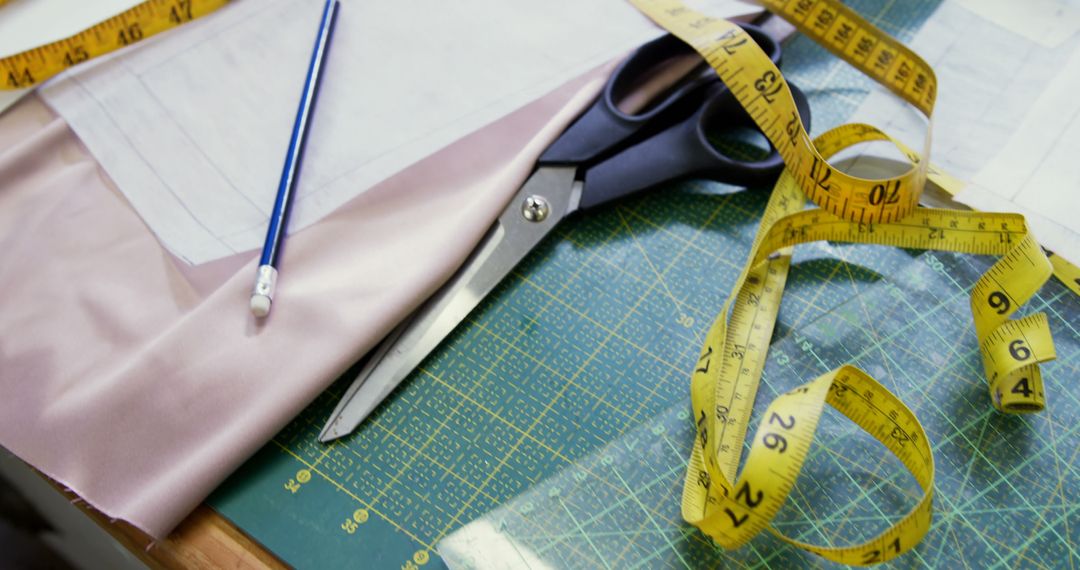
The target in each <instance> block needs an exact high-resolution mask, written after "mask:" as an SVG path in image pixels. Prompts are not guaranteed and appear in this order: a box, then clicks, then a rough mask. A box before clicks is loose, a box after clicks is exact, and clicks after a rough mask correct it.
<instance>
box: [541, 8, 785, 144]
mask: <svg viewBox="0 0 1080 570" xmlns="http://www.w3.org/2000/svg"><path fill="white" fill-rule="evenodd" d="M740 26H742V28H743V29H744V30H746V32H747V33H748V34H749V35H750V37H752V38H753V39H754V41H756V42H757V43H758V45H759V46H761V48H762V49H763V50H764V51H765V53H767V54H769V57H770V58H771V59H772V60H773V62H774V63H776V64H777V65H779V64H780V45H779V44H778V43H777V42H776V40H774V39H772V38H771V37H770V36H769V35H768V34H767V33H765V31H764V30H762V29H761V28H758V27H756V26H752V25H749V24H740ZM683 58H696V60H697V61H700V62H701V64H702V66H704V65H705V61H704V59H702V58H701V56H700V55H699V54H698V53H697V52H695V51H694V49H693V48H691V47H690V46H689V45H687V44H686V43H685V42H683V41H682V40H680V39H679V38H676V37H675V36H673V35H671V34H665V35H663V36H660V37H659V38H657V39H655V40H652V41H651V42H649V43H646V44H645V45H643V46H641V47H640V48H638V50H637V51H635V52H634V53H633V54H631V55H630V56H629V57H628V58H627V59H626V60H625V61H623V62H622V63H621V64H620V65H619V67H618V68H617V69H616V70H615V72H614V73H613V74H612V76H611V78H610V79H609V80H608V82H607V83H606V84H605V86H604V90H603V92H602V93H601V94H600V97H599V98H598V99H597V100H596V102H595V103H593V105H592V106H590V107H589V109H588V110H587V111H585V113H584V114H583V115H581V116H580V117H579V118H578V119H577V121H575V122H574V123H573V124H572V125H570V127H569V128H567V129H566V131H564V132H563V134H562V135H561V136H560V137H559V138H558V139H557V140H556V141H555V142H554V143H552V144H551V146H549V147H548V148H547V150H546V151H544V153H543V154H542V155H541V156H540V160H539V164H540V165H557V164H581V165H588V164H591V163H594V162H596V161H598V160H599V159H601V158H604V157H606V156H610V155H612V154H614V153H615V152H616V151H617V150H619V149H621V148H625V147H626V146H628V145H629V144H630V143H631V142H633V141H634V140H639V139H640V138H641V137H642V136H643V135H645V134H647V133H649V132H653V131H655V130H656V129H647V128H646V127H650V126H651V127H656V125H655V124H654V123H658V122H659V123H664V124H670V123H671V122H674V121H677V120H679V119H681V118H683V117H685V115H687V114H689V113H691V112H693V110H694V109H696V108H697V107H699V106H700V105H701V102H702V99H703V98H704V97H705V90H706V88H707V87H708V86H710V85H714V84H719V83H720V81H719V79H718V78H717V77H716V75H715V74H713V73H708V74H704V75H698V74H696V73H693V74H690V75H689V76H688V77H689V81H682V82H680V83H677V84H676V85H675V87H674V88H673V89H670V90H669V91H668V92H666V93H665V94H664V95H663V97H662V98H661V99H660V101H659V102H657V103H654V104H651V105H649V106H648V107H647V108H646V109H645V110H644V111H643V112H641V113H627V112H624V111H622V110H620V109H619V107H618V103H619V102H620V101H622V100H623V99H624V98H625V96H626V95H627V94H628V93H629V92H631V91H633V90H634V89H637V88H638V87H640V85H641V84H642V82H643V80H645V79H647V78H648V77H649V76H650V75H653V74H655V73H656V72H657V70H658V69H661V68H662V67H663V64H665V63H669V62H671V61H674V60H679V59H683Z"/></svg>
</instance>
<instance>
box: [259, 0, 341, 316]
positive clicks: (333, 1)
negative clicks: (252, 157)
mask: <svg viewBox="0 0 1080 570" xmlns="http://www.w3.org/2000/svg"><path fill="white" fill-rule="evenodd" d="M337 11H338V0H327V2H326V7H325V8H323V14H322V19H321V20H320V21H319V34H318V36H316V37H315V48H314V50H313V51H312V53H311V63H310V64H309V65H308V72H307V79H306V80H305V81H304V91H303V93H301V94H300V108H299V109H298V110H297V111H296V122H295V123H294V124H293V130H292V138H291V139H290V140H289V151H288V152H287V153H286V154H285V167H284V168H283V169H282V170H281V182H279V183H278V191H277V198H276V199H275V200H274V211H273V213H271V214H270V227H269V228H267V230H266V242H265V243H264V244H263V251H262V259H261V260H260V261H259V270H258V273H257V274H256V276H255V286H254V287H253V288H252V290H251V312H252V314H254V315H255V316H256V317H265V316H266V315H268V314H270V305H271V303H272V302H273V300H274V289H275V288H276V286H277V276H278V270H277V265H278V257H279V255H280V254H281V247H282V245H283V243H284V241H285V228H286V227H287V226H288V223H289V211H290V210H291V209H292V197H293V194H294V193H295V190H296V181H297V180H298V179H299V177H300V162H301V160H302V159H303V156H304V146H305V143H306V142H307V131H308V127H309V126H310V125H311V113H312V110H313V109H314V107H315V98H316V97H318V95H319V82H320V79H321V78H322V71H323V67H324V65H323V63H324V61H325V60H326V52H327V50H328V49H329V47H330V38H331V37H332V35H333V31H334V22H335V21H336V19H337Z"/></svg>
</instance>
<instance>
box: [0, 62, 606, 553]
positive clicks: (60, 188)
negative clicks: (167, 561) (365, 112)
mask: <svg viewBox="0 0 1080 570" xmlns="http://www.w3.org/2000/svg"><path fill="white" fill-rule="evenodd" d="M609 70H610V68H608V67H605V68H603V69H597V70H594V71H593V72H591V73H589V74H586V75H585V76H583V77H581V78H578V79H576V80H574V81H572V82H570V83H568V84H566V85H564V86H563V87H561V88H560V89H558V90H556V91H555V92H553V93H551V94H549V95H547V96H546V97H544V98H543V99H541V100H539V101H537V102H535V103H533V104H532V105H530V106H528V107H526V108H525V109H522V110H520V111H518V112H516V113H514V114H512V115H510V116H508V117H505V118H504V119H502V120H500V121H499V122H497V123H495V124H493V125H491V126H489V127H487V128H485V129H483V130H481V131H479V132H477V133H474V134H473V135H470V136H469V137H467V138H465V139H462V140H461V141H458V142H457V143H455V144H454V145H452V146H450V147H448V148H446V149H444V150H443V151H441V152H439V153H437V154H436V155H434V156H432V157H430V158H428V159H426V160H424V161H422V162H421V163H418V164H417V165H415V166H414V167H412V168H410V169H408V170H406V171H404V172H402V173H401V174H399V175H398V176H395V177H394V178H392V179H390V180H387V181H386V182H384V183H383V184H380V185H379V186H377V187H376V188H374V189H372V190H371V191H369V192H367V193H366V194H364V195H362V196H360V197H358V198H356V199H355V200H353V201H352V202H350V203H349V204H347V205H345V206H344V207H342V208H341V209H340V210H339V211H337V212H335V213H334V214H333V215H331V216H330V217H328V218H326V219H325V220H323V221H322V222H320V223H318V224H315V225H314V226H312V227H310V228H308V229H306V230H304V231H302V232H298V233H297V234H295V235H293V236H291V237H290V239H289V240H288V242H287V244H286V248H285V251H284V256H285V258H284V260H283V269H282V275H281V280H280V282H279V287H278V293H277V295H276V299H277V302H275V304H274V309H273V313H272V314H271V316H270V318H269V319H268V320H267V322H266V323H265V324H263V325H259V324H257V323H256V322H255V320H254V319H253V318H252V317H251V315H250V313H249V312H248V296H249V292H250V287H251V283H252V280H253V279H254V275H255V267H256V264H257V261H258V255H257V252H250V253H247V254H243V255H238V256H235V257H233V258H229V259H225V260H221V261H218V262H215V263H212V264H209V265H206V266H200V267H196V268H191V267H187V266H184V265H183V264H181V263H179V262H177V261H176V260H175V259H174V258H173V257H171V256H170V255H169V254H168V253H166V252H165V251H164V250H163V249H162V248H161V246H160V245H159V244H158V242H157V241H156V240H155V238H154V237H153V235H152V234H151V233H150V232H149V230H147V228H146V227H145V226H144V225H143V224H142V222H141V221H140V220H139V218H138V217H137V216H136V215H135V213H134V212H133V211H132V210H131V208H130V207H129V206H128V205H127V203H126V202H125V201H124V199H123V198H122V197H121V196H120V195H119V194H118V193H117V192H116V191H115V189H114V188H113V187H112V186H111V183H110V182H109V181H108V180H107V179H106V178H105V176H104V174H103V173H102V171H101V170H100V169H99V168H98V167H97V164H96V163H95V161H94V160H93V158H92V157H90V156H89V155H88V153H87V152H86V151H85V150H84V149H83V148H82V146H81V145H80V144H79V142H78V140H77V139H76V138H75V136H74V134H72V133H71V131H70V130H69V129H68V128H67V126H66V125H65V124H64V123H63V121H62V120H60V119H57V118H55V117H54V116H53V115H52V113H51V112H50V111H49V110H48V109H46V108H45V107H44V106H43V105H42V104H41V103H40V102H39V101H38V100H36V99H34V98H28V99H27V100H25V101H24V102H22V103H20V104H19V105H18V106H17V107H15V108H13V109H11V110H10V111H9V112H7V113H5V114H4V115H2V116H0V445H3V446H4V447H6V448H7V449H9V450H11V451H12V452H14V453H15V454H16V455H18V456H20V457H21V458H23V459H24V460H26V461H27V462H29V463H31V464H32V465H34V466H35V467H37V468H38V469H40V470H42V471H44V472H45V473H46V474H48V475H49V476H51V477H53V478H54V479H56V480H58V481H60V482H62V483H63V484H65V485H67V486H69V487H71V488H72V489H73V490H74V491H75V492H77V493H79V495H81V496H82V497H83V498H84V499H86V500H87V501H89V502H90V503H91V504H92V505H94V506H95V507H97V508H98V509H100V510H101V511H103V512H105V513H106V514H108V515H110V516H112V517H115V518H120V519H124V520H126V521H129V522H131V523H132V524H134V525H136V526H137V527H139V528H141V529H143V530H145V531H146V532H148V533H149V534H151V535H153V536H155V537H159V538H160V537H163V536H165V535H166V534H167V533H168V532H169V531H170V530H171V529H172V528H173V527H174V526H176V524H177V523H179V522H180V520H181V519H182V518H183V517H184V516H186V515H187V513H188V512H190V511H191V510H192V509H193V508H194V507H195V506H196V505H198V503H199V502H200V501H202V500H203V499H204V498H205V497H206V496H207V495H208V494H209V493H210V492H211V491H212V490H213V489H214V487H216V486H217V485H218V484H219V483H220V482H221V481H222V480H223V479H224V478H225V477H226V476H227V475H228V474H229V473H230V472H232V471H233V470H234V469H235V468H236V467H238V466H239V465H240V464H241V463H242V462H243V461H244V460H245V459H246V458H247V457H249V456H250V455H251V454H252V453H254V452H255V451H256V450H257V449H258V448H259V447H260V446H261V445H263V444H264V443H265V442H266V441H268V440H269V439H270V438H271V437H272V436H273V435H274V434H275V433H276V432H277V431H278V430H280V429H281V428H282V427H283V426H284V425H285V424H286V423H287V422H288V421H289V420H290V419H291V418H293V417H294V416H296V415H297V414H298V413H299V412H300V411H301V410H302V409H303V408H304V406H306V405H307V404H308V403H310V402H311V401H312V400H313V399H314V398H315V396H317V395H318V394H319V393H320V392H321V391H322V390H323V389H325V388H326V387H327V386H328V385H329V384H330V382H331V381H333V380H334V379H335V378H336V377H337V376H338V375H339V374H340V373H341V372H343V371H344V370H345V369H346V368H347V367H348V366H349V365H350V364H352V363H353V361H355V360H356V359H357V358H358V357H359V356H360V355H362V354H363V353H364V352H366V351H367V350H368V349H369V348H370V347H371V346H372V345H373V344H374V343H376V342H377V341H378V340H379V339H380V338H381V337H382V336H383V335H384V334H385V333H386V332H387V331H388V330H389V329H390V328H391V327H392V326H393V325H394V324H395V323H396V322H397V321H399V320H400V319H401V318H402V317H403V316H404V315H406V314H407V313H408V312H409V311H410V310H411V309H412V308H414V307H415V306H416V305H417V304H418V303H419V302H420V301H421V300H423V299H424V298H426V297H427V296H428V295H429V294H430V293H431V292H432V291H434V290H435V289H436V288H437V287H438V286H439V284H440V283H442V282H443V281H444V280H445V279H446V278H447V277H449V275H450V274H451V273H452V272H453V270H454V269H455V268H456V267H457V266H458V265H459V264H460V263H461V261H462V260H463V259H464V257H465V255H466V254H467V253H468V252H469V251H470V250H471V248H472V247H473V245H474V244H475V242H476V241H478V240H479V238H480V237H481V235H482V234H483V232H484V230H486V228H487V227H488V226H489V225H490V223H491V221H492V220H493V219H494V218H495V216H496V214H497V213H498V212H499V211H500V210H501V208H502V207H503V205H504V203H505V202H506V200H508V199H509V197H510V196H511V194H512V193H513V192H514V191H515V190H516V189H517V187H518V186H519V185H520V184H521V182H522V181H523V180H524V179H525V177H526V176H527V175H528V174H529V172H530V171H531V168H532V164H533V162H534V160H535V158H536V157H537V156H538V155H539V153H540V152H541V151H542V150H543V149H544V148H545V147H546V146H547V144H548V143H549V142H550V141H551V140H553V139H554V137H555V136H556V135H557V134H558V133H559V132H561V130H562V129H563V128H564V127H565V125H566V124H568V122H569V121H570V120H571V119H572V118H573V117H574V116H575V115H576V114H577V113H578V112H579V111H580V110H581V109H582V108H583V107H584V105H585V104H587V103H588V102H589V101H590V100H591V99H592V97H593V96H594V95H595V94H596V92H597V91H598V89H599V88H600V86H601V84H602V82H603V80H604V78H605V77H606V75H607V73H608V72H609ZM373 136H377V134H373Z"/></svg>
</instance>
